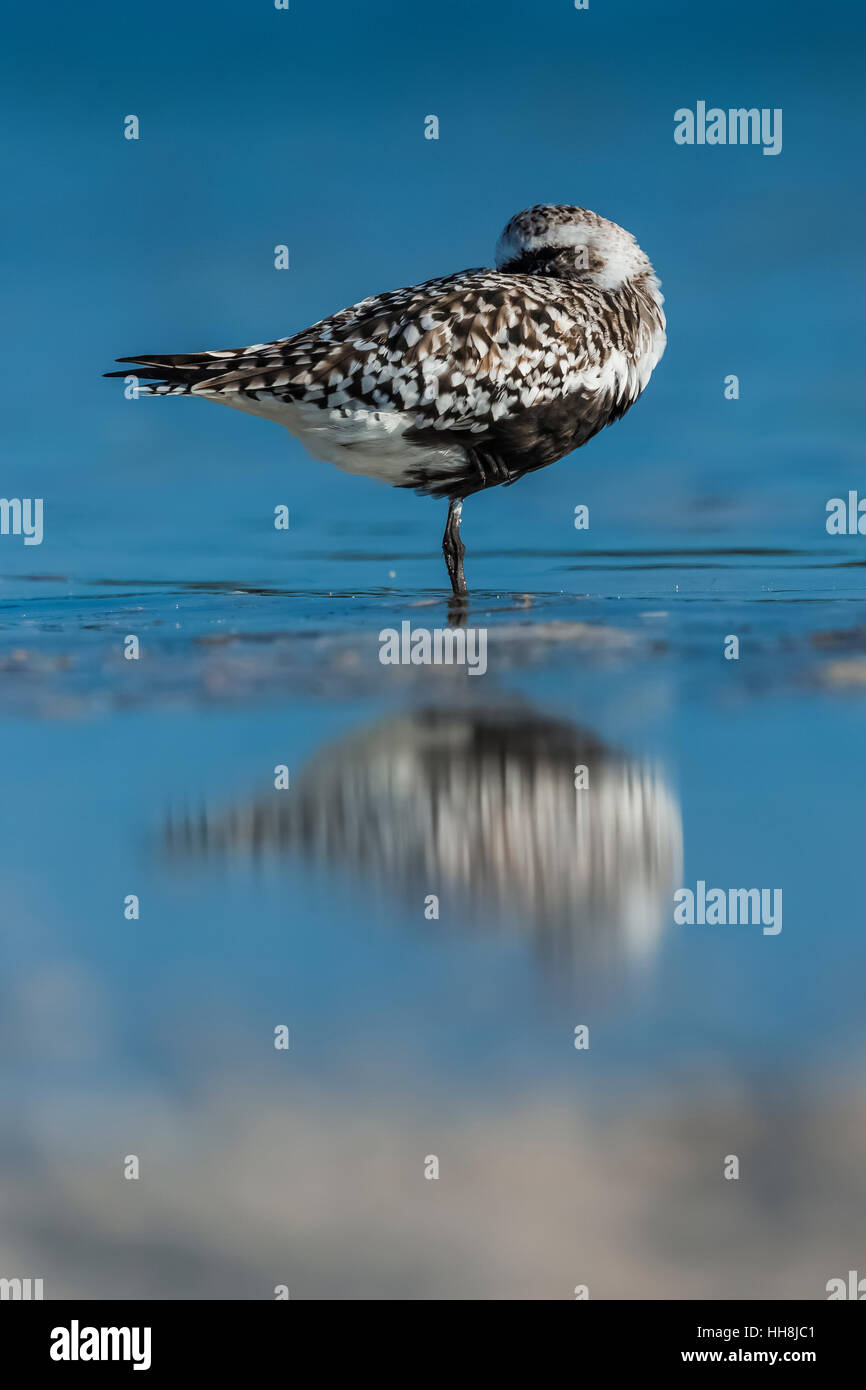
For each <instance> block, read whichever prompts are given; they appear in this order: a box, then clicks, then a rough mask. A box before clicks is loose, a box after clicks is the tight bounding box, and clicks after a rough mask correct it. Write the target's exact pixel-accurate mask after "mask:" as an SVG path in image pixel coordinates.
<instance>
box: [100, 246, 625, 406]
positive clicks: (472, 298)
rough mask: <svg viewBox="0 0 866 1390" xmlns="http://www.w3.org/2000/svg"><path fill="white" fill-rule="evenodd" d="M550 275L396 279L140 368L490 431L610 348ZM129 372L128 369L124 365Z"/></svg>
mask: <svg viewBox="0 0 866 1390" xmlns="http://www.w3.org/2000/svg"><path fill="white" fill-rule="evenodd" d="M562 288H563V294H562V296H561V297H556V296H553V295H552V294H551V285H550V281H549V280H548V281H544V280H539V279H538V278H537V277H534V276H515V275H502V274H499V273H497V272H495V271H489V270H474V271H463V272H461V273H460V274H458V275H450V276H447V277H444V278H441V279H437V280H428V281H426V282H425V283H424V284H422V285H415V286H412V287H410V288H407V289H400V290H392V291H390V292H388V293H386V294H382V295H377V296H374V297H373V298H370V299H364V300H361V301H360V303H358V304H354V305H352V306H351V307H350V308H348V309H344V310H342V311H341V312H340V313H338V314H334V315H333V316H332V317H330V318H327V319H323V320H322V321H321V322H320V323H317V324H314V325H313V326H312V327H311V328H308V329H305V330H304V331H303V332H302V333H298V334H295V335H294V336H293V337H291V338H283V339H280V340H279V341H276V342H273V343H259V344H256V345H255V346H254V347H248V348H241V349H236V350H229V351H225V352H211V353H198V354H196V353H193V354H187V355H180V356H177V355H175V356H168V357H164V356H155V355H147V354H143V355H141V356H139V357H135V358H124V359H121V360H122V361H127V362H136V363H139V364H142V366H141V367H140V368H139V369H138V370H137V375H138V376H140V377H144V378H145V379H147V380H151V381H156V382H159V383H161V384H160V385H158V386H156V387H153V388H151V389H152V390H154V391H155V392H156V393H158V394H159V393H166V394H173V393H175V392H180V393H187V392H188V393H191V394H193V395H204V396H207V397H210V398H219V397H220V396H222V395H224V394H230V393H239V394H241V395H248V396H256V397H258V396H259V395H269V396H274V397H277V398H281V399H285V400H287V401H296V402H302V403H307V402H308V403H310V404H311V405H318V406H321V407H322V408H327V409H335V408H340V407H343V408H345V409H347V410H351V409H353V408H355V407H357V406H359V405H363V406H365V407H367V408H373V409H381V410H394V409H396V410H403V411H408V412H410V413H411V414H412V416H413V420H414V422H415V424H416V426H417V427H419V428H425V429H434V430H437V431H438V430H458V431H461V432H465V431H467V430H469V431H472V432H479V433H480V432H482V431H484V430H486V429H488V428H489V427H490V425H491V422H495V421H496V420H498V419H500V418H503V417H507V416H508V415H510V414H512V413H514V412H516V411H519V410H522V409H527V408H529V407H532V406H539V405H543V404H544V403H545V402H546V401H548V400H549V401H554V400H557V399H561V397H562V395H563V394H564V393H566V394H567V393H569V392H572V391H581V392H585V391H591V390H592V389H593V384H594V383H598V382H599V380H600V374H601V372H602V370H603V367H604V362H605V359H606V356H607V352H606V351H605V345H604V344H603V343H602V342H601V341H600V340H599V339H598V337H597V333H596V331H595V330H596V328H597V316H596V317H595V318H594V316H593V314H592V311H591V305H590V304H589V303H588V302H587V301H586V300H585V299H584V298H582V296H581V293H580V292H579V290H578V291H575V290H572V289H571V288H570V287H568V288H567V287H565V286H563V287H562ZM116 375H121V373H116Z"/></svg>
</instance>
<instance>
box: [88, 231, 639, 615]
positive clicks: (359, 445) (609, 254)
mask: <svg viewBox="0 0 866 1390" xmlns="http://www.w3.org/2000/svg"><path fill="white" fill-rule="evenodd" d="M662 302H663V301H662V295H661V292H660V285H659V281H658V279H657V278H656V275H655V273H654V271H653V268H652V265H651V264H650V262H649V259H648V258H647V256H646V255H645V254H644V252H643V251H642V250H641V249H640V247H639V246H638V244H637V242H636V241H635V239H634V237H633V236H632V235H631V233H630V232H627V231H626V230H625V229H624V228H623V227H619V226H617V224H616V223H615V222H609V221H608V220H607V219H606V218H604V217H599V216H598V215H597V214H596V213H594V212H590V211H588V209H586V208H578V207H564V206H552V205H539V206H536V207H533V208H529V209H527V210H526V211H524V212H519V213H517V215H516V216H515V217H512V219H511V221H510V222H509V223H508V225H507V226H506V228H505V230H504V232H503V233H502V236H501V237H500V238H499V243H498V246H497V249H496V269H495V270H488V269H476V270H461V271H458V272H457V274H456V275H445V276H442V277H440V278H438V279H435V280H426V281H425V282H424V283H423V284H420V285H411V286H408V287H407V288H405V289H400V290H390V291H388V292H387V293H385V294H379V295H373V296H372V297H371V298H369V299H362V300H361V301H360V302H359V303H357V304H353V305H352V306H351V307H350V308H348V309H343V310H342V311H341V312H340V313H338V314H332V315H331V317H330V318H326V319H322V320H321V322H320V323H317V324H314V325H313V327H312V328H307V329H304V330H303V332H301V333H295V334H294V335H293V336H292V337H290V338H280V339H277V340H276V341H275V342H272V343H256V344H255V345H254V346H252V347H244V348H234V349H229V350H226V351H219V352H194V353H181V354H170V355H168V356H162V355H160V354H156V353H139V354H137V355H136V356H134V357H120V358H118V359H117V360H118V361H119V362H127V363H135V364H136V371H135V375H136V376H137V377H138V378H139V379H140V380H143V381H144V382H146V383H147V384H146V385H143V386H141V388H140V394H145V395H154V396H201V397H203V398H204V399H205V400H209V401H219V402H221V403H222V404H223V405H229V406H232V407H233V408H234V409H235V410H245V411H247V412H248V413H249V414H251V415H262V416H265V417H266V418H267V419H269V420H275V421H277V423H278V424H281V425H284V426H285V427H286V428H287V429H288V430H289V431H290V433H292V434H293V435H295V436H296V437H297V438H298V439H299V440H301V442H302V443H303V444H304V445H305V446H306V448H307V449H308V450H309V452H310V453H311V454H312V455H313V456H314V457H315V458H318V459H323V460H325V461H326V462H330V463H335V464H336V465H337V466H338V467H339V468H342V469H344V470H345V471H346V472H348V473H362V474H364V475H365V476H367V477H371V478H378V479H380V480H381V481H382V482H386V483H390V484H391V485H392V486H394V487H407V488H414V489H415V490H416V492H418V493H420V494H422V495H426V496H432V497H441V498H447V499H448V520H447V523H446V526H445V535H444V537H443V541H442V549H443V551H444V553H445V561H446V564H447V566H448V574H449V577H450V579H451V587H452V590H453V592H454V594H455V595H462V594H465V593H466V580H465V577H464V573H463V556H464V554H465V547H464V545H463V542H462V540H461V537H460V520H461V511H462V507H463V502H464V500H465V499H466V498H467V497H469V496H471V495H472V493H475V492H481V491H483V490H484V489H485V488H489V487H496V486H498V485H499V484H500V483H504V484H506V485H508V484H510V483H514V482H516V481H517V479H518V478H521V477H523V475H524V474H525V473H532V472H534V471H535V470H536V469H538V468H544V467H545V466H546V465H547V464H549V463H554V462H555V461H556V460H557V459H560V458H562V457H563V455H565V454H568V453H570V452H571V450H572V449H577V448H579V447H580V445H582V444H585V443H586V442H587V440H588V439H591V438H592V436H593V435H594V434H597V433H598V431H599V430H601V429H603V428H604V426H605V425H609V424H612V423H613V421H614V420H618V419H619V418H620V417H621V416H622V415H624V414H625V412H626V411H627V410H628V409H629V408H630V407H631V406H632V405H634V403H635V401H636V400H637V398H638V396H639V395H640V394H641V392H642V391H643V389H644V387H645V386H646V384H647V382H648V381H649V378H650V375H651V373H652V370H653V368H654V367H655V365H656V363H657V362H658V361H659V358H660V357H661V355H662V353H663V351H664V347H665V316H664V312H663V310H662ZM128 371H129V368H127V370H126V372H108V373H106V375H108V376H125V375H127V373H128Z"/></svg>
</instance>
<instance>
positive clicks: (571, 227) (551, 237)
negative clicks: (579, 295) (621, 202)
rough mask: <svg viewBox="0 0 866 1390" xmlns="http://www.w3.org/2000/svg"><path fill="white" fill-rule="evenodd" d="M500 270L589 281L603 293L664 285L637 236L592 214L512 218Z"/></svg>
mask: <svg viewBox="0 0 866 1390" xmlns="http://www.w3.org/2000/svg"><path fill="white" fill-rule="evenodd" d="M496 268H497V270H504V271H506V272H509V273H511V274H519V275H550V276H553V277H555V278H557V279H562V280H570V279H580V280H586V281H589V282H590V283H591V284H594V285H596V286H597V287H598V288H599V289H602V290H618V289H620V288H621V287H622V286H623V285H626V284H628V283H635V282H640V281H641V280H644V281H646V280H649V281H650V282H651V284H652V287H653V288H656V287H657V285H658V282H657V281H656V279H655V276H654V274H653V268H652V266H651V264H650V262H649V258H648V257H647V256H645V255H644V253H643V251H642V250H641V249H640V247H639V246H638V244H637V242H636V241H635V239H634V237H633V236H632V234H631V232H627V231H626V230H625V228H624V227H618V226H617V224H616V223H615V222H608V220H607V218H606V217H599V216H598V214H597V213H595V212H590V211H589V209H588V208H574V207H561V206H557V205H552V204H539V206H537V207H534V208H527V209H526V211H525V212H518V213H517V214H516V216H514V217H512V219H511V221H510V222H509V223H508V225H507V227H506V228H505V230H504V232H503V233H502V236H501V237H500V238H499V242H498V245H497V247H496Z"/></svg>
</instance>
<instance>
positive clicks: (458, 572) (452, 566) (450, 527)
mask: <svg viewBox="0 0 866 1390" xmlns="http://www.w3.org/2000/svg"><path fill="white" fill-rule="evenodd" d="M462 510H463V499H462V498H460V497H452V498H451V499H450V501H449V503H448V520H447V521H446V523H445V535H444V536H443V537H442V551H443V553H444V555H445V563H446V565H447V566H448V577H449V579H450V580H451V590H452V592H453V594H454V596H455V597H457V596H458V595H462V594H466V593H468V589H467V588H466V576H465V575H464V573H463V556H464V555H465V554H466V546H465V545H464V544H463V542H462V540H461V539H460V513H461V512H462Z"/></svg>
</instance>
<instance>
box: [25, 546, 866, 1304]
mask: <svg viewBox="0 0 866 1390" xmlns="http://www.w3.org/2000/svg"><path fill="white" fill-rule="evenodd" d="M842 546H843V548H842V550H841V551H840V550H839V549H835V548H834V547H833V545H832V543H829V544H826V545H824V546H820V545H819V546H816V547H811V548H809V547H803V546H792V547H791V548H790V549H784V548H779V547H777V548H772V547H769V548H768V547H763V548H756V549H755V550H749V549H748V548H746V547H737V546H727V547H724V548H721V549H711V548H705V547H701V546H700V545H699V544H683V543H682V538H681V543H680V544H679V545H678V546H676V547H673V548H670V549H665V548H663V547H661V548H652V549H651V548H649V547H643V548H641V547H631V548H629V547H627V546H626V547H622V548H620V549H618V550H616V551H609V552H605V551H601V550H594V551H592V552H587V551H586V550H579V549H578V548H577V546H575V548H573V549H572V550H571V551H563V550H559V551H543V550H535V551H527V552H526V553H524V554H518V555H516V556H515V555H506V554H504V553H502V552H499V551H497V550H496V549H495V548H492V549H489V550H487V551H486V552H485V551H484V550H483V548H481V549H479V551H478V553H473V552H470V555H469V560H470V562H471V566H472V568H471V570H470V578H471V579H473V580H474V581H475V582H476V583H481V584H483V583H484V582H485V581H487V580H488V579H489V578H490V577H491V576H492V575H493V574H494V573H498V574H500V575H502V574H508V575H509V576H511V577H512V583H514V577H515V576H516V575H519V584H514V587H513V588H512V589H511V590H509V591H504V590H496V591H493V590H486V589H484V588H479V589H477V590H476V591H475V592H474V593H473V597H472V603H471V608H470V612H469V617H468V622H469V624H470V626H484V627H486V628H487V630H488V649H487V650H488V670H487V672H486V673H485V674H484V675H483V676H479V677H472V676H469V675H468V674H467V672H466V671H465V670H462V669H457V668H448V667H441V668H432V667H411V666H409V667H390V666H383V665H381V664H380V662H379V660H378V652H379V636H378V635H379V632H380V630H382V629H384V628H386V627H389V626H392V625H395V626H399V624H400V622H401V621H403V620H404V619H409V620H410V621H411V622H412V623H413V624H415V625H422V624H423V625H425V626H428V627H433V626H437V625H440V624H443V623H445V622H446V620H447V608H446V603H445V597H444V594H443V592H442V589H441V576H440V577H439V578H438V579H436V578H434V579H433V580H432V583H433V584H435V585H436V587H435V588H431V587H427V588H425V587H424V583H423V579H421V580H420V582H418V583H415V582H414V581H415V579H416V576H417V577H419V579H420V576H426V575H427V574H428V572H430V571H431V570H432V567H433V564H434V561H435V557H434V555H433V554H432V553H431V554H430V555H429V556H427V555H424V554H423V552H421V553H413V552H412V551H411V550H409V549H407V550H406V552H405V553H403V552H399V553H398V552H397V551H396V549H395V551H394V552H392V553H390V554H389V553H387V552H385V553H379V552H375V553H368V554H359V553H358V552H347V551H345V550H341V549H339V548H336V547H332V548H331V549H330V550H327V549H325V550H322V551H317V552H314V553H312V554H310V555H309V556H304V555H296V556H295V557H294V558H293V564H294V565H295V568H296V570H297V572H298V573H297V577H296V576H295V575H292V576H291V577H290V579H289V582H287V583H283V584H279V583H275V582H273V579H272V581H271V583H270V584H255V583H252V582H249V581H248V582H247V583H246V584H245V585H244V584H242V583H241V582H239V581H238V582H236V581H235V580H221V581H209V580H208V579H206V578H203V577H202V578H197V579H194V580H186V581H184V582H179V583H172V582H170V581H169V580H167V579H165V578H162V579H155V580H153V581H151V582H143V581H142V580H141V579H136V578H129V579H128V580H125V579H123V578H122V575H121V577H120V578H119V579H114V580H112V581H111V582H108V581H101V580H99V579H98V578H93V579H91V580H86V581H85V580H80V579H76V580H74V581H73V580H68V579H65V578H64V576H63V575H55V576H53V577H45V576H43V577H40V578H33V579H25V578H24V577H20V576H19V577H18V578H17V579H16V580H15V581H14V590H15V597H14V598H13V597H11V596H10V597H8V598H6V599H5V600H4V601H3V604H2V609H0V673H2V683H0V692H2V693H0V757H2V764H3V768H4V772H5V774H6V781H7V795H6V798H5V803H4V810H3V816H4V820H5V825H4V834H3V836H2V840H0V845H2V849H0V866H2V876H3V883H4V888H5V902H6V912H5V914H4V915H5V920H6V930H5V932H4V946H3V950H4V956H5V961H4V968H3V972H2V982H3V983H2V986H0V988H2V992H3V1010H2V1017H3V1052H4V1057H5V1058H6V1062H7V1065H6V1068H5V1072H4V1081H3V1090H4V1095H3V1103H4V1113H5V1115H6V1117H7V1125H6V1127H5V1130H4V1137H3V1147H2V1153H0V1164H2V1175H3V1178H2V1192H3V1208H4V1223H3V1224H4V1232H5V1235H4V1247H3V1260H4V1267H5V1266H8V1267H9V1268H10V1269H16V1270H17V1269H20V1270H21V1271H22V1272H26V1271H30V1272H31V1274H32V1275H33V1276H34V1277H36V1276H38V1277H43V1278H44V1279H45V1281H46V1295H47V1296H50V1297H63V1296H70V1297H72V1296H84V1297H98V1296H102V1297H109V1296H111V1297H121V1298H128V1297H134V1296H143V1297H149V1298H164V1297H178V1298H184V1297H194V1296H199V1297H218V1298H238V1297H253V1298H255V1297H272V1296H273V1289H274V1287H275V1286H276V1285H277V1284H287V1285H288V1286H289V1288H290V1290H291V1296H292V1297H293V1298H313V1297H325V1298H357V1297H372V1298H495V1297H520V1298H569V1297H572V1296H573V1294H572V1291H573V1289H574V1287H575V1285H577V1284H586V1285H588V1286H589V1289H590V1295H591V1296H592V1297H647V1296H649V1297H663V1298H677V1297H690V1296H695V1297H702V1298H726V1297H755V1298H763V1297H807V1298H810V1297H822V1296H824V1286H825V1284H826V1281H827V1279H829V1278H831V1277H834V1276H835V1275H837V1274H840V1273H841V1274H844V1273H845V1272H846V1271H847V1270H848V1269H849V1268H857V1267H858V1265H857V1261H858V1260H859V1259H861V1257H862V1230H861V1229H860V1227H859V1224H858V1220H859V1219H857V1218H856V1217H855V1219H852V1213H853V1214H856V1213H857V1212H859V1211H862V1209H863V1199H864V1196H866V1192H864V1177H863V1174H864V1171H866V1162H864V1160H866V1127H864V1121H863V1113H864V1112H863V1100H864V1095H863V1080H862V1076H863V1072H862V1061H863V1056H864V1042H866V1037H864V1033H866V1028H864V1018H863V1010H862V978H863V967H864V963H866V941H864V937H863V934H862V931H861V924H862V882H863V874H862V846H861V841H862V815H861V806H862V768H863V743H864V716H866V595H864V590H863V582H862V562H861V561H860V559H859V558H858V555H857V551H856V545H854V546H853V548H852V544H851V543H848V542H843V543H842ZM440 563H441V562H440ZM224 567H225V566H224ZM386 568H387V569H388V570H395V571H396V572H397V573H398V574H399V575H400V579H401V581H402V582H401V584H400V586H399V587H398V586H397V584H396V581H391V583H390V584H388V583H383V579H382V573H381V572H382V570H383V569H386ZM324 572H327V574H328V575H329V579H330V583H329V585H328V587H327V588H324V587H322V586H321V585H320V583H319V580H320V576H321V575H322V574H323V573H324ZM365 580H366V581H367V582H366V583H365V582H364V581H365ZM9 586H10V587H13V586H12V582H11V581H9ZM130 633H134V634H136V635H137V636H138V637H139V640H140V643H141V657H140V659H139V660H138V661H128V660H125V659H124V657H123V641H124V638H125V637H126V636H127V635H128V634H130ZM732 633H734V634H739V637H740V642H741V646H740V658H739V660H738V661H728V660H725V659H724V657H723V645H724V640H725V637H726V636H727V635H728V634H732ZM278 764H285V765H286V766H287V767H288V769H289V775H290V786H289V789H288V790H286V791H276V790H275V789H274V784H273V783H274V769H275V767H276V766H277V765H278ZM577 765H584V766H586V767H588V768H589V777H590V786H589V789H588V790H582V791H578V790H576V789H575V786H574V769H575V767H576V766H577ZM699 879H703V880H705V881H706V882H707V884H708V886H709V885H713V886H724V887H725V888H727V887H728V886H744V887H752V886H755V885H759V886H767V887H770V888H781V889H782V890H783V901H784V913H783V921H782V929H781V931H779V932H778V933H777V934H774V935H773V934H765V933H764V931H763V930H762V927H761V925H760V924H755V925H727V926H699V925H695V926H686V925H678V924H676V923H675V922H674V916H673V892H674V890H675V889H677V888H679V887H682V886H692V887H694V886H695V885H696V882H697V880H699ZM133 893H134V894H137V895H138V896H139V898H140V917H139V919H138V920H126V919H125V917H124V901H125V899H126V896H127V895H128V894H133ZM431 894H435V895H436V896H437V897H438V899H439V917H438V920H431V919H429V918H428V917H427V916H425V901H426V900H427V898H428V895H431ZM280 1024H285V1025H287V1026H288V1027H289V1029H290V1038H291V1046H290V1048H289V1050H288V1051H277V1050H275V1048H274V1045H273V1039H274V1029H275V1027H277V1026H278V1025H280ZM580 1024H585V1025H588V1027H589V1040H590V1046H589V1048H588V1050H577V1049H576V1048H575V1046H574V1030H575V1028H576V1027H577V1026H578V1025H580ZM130 1154H136V1155H138V1157H139V1160H140V1164H141V1177H140V1179H139V1181H137V1182H132V1181H124V1178H123V1176H122V1170H123V1163H124V1160H125V1158H126V1156H127V1155H130ZM731 1154H736V1155H737V1156H738V1157H739V1160H740V1173H741V1175H740V1178H739V1181H737V1182H733V1181H726V1180H725V1179H724V1177H723V1166H724V1163H725V1161H726V1156H727V1155H731ZM428 1155H436V1156H437V1157H438V1159H439V1162H440V1177H439V1180H438V1181H427V1180H425V1177H424V1167H425V1160H426V1158H427V1156H428Z"/></svg>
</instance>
